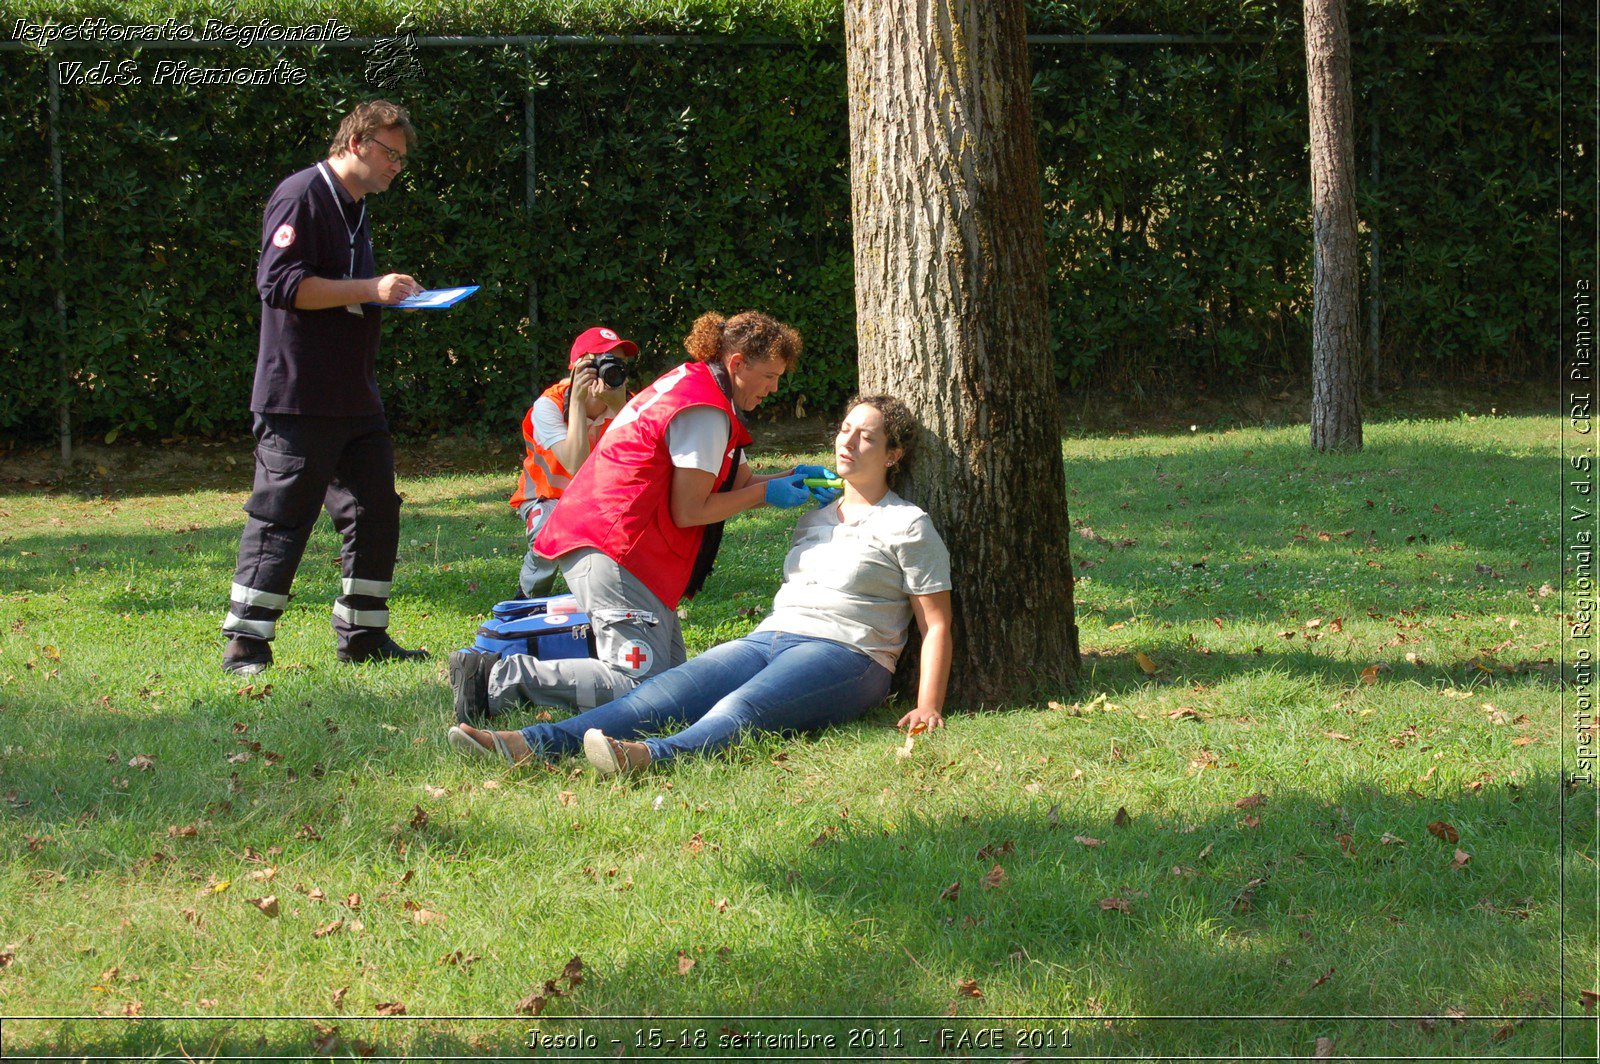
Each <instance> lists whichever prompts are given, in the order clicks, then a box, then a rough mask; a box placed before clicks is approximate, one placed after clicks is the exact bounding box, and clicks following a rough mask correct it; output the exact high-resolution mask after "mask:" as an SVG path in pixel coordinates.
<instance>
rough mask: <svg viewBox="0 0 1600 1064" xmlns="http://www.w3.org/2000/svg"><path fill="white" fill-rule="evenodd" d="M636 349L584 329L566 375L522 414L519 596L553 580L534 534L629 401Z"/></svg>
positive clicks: (604, 331) (514, 501)
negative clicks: (523, 539)
mask: <svg viewBox="0 0 1600 1064" xmlns="http://www.w3.org/2000/svg"><path fill="white" fill-rule="evenodd" d="M638 354H639V345H638V344H635V343H634V342H633V341H632V340H624V339H623V338H622V337H621V336H619V335H617V333H616V332H615V331H614V330H612V329H608V328H605V327H604V326H596V327H594V328H592V329H588V330H586V331H584V332H583V333H582V334H581V335H580V336H579V337H578V338H577V339H576V340H574V341H573V342H572V351H571V353H570V354H569V356H568V358H567V365H568V367H569V369H570V372H569V373H568V375H567V376H566V378H565V379H563V380H559V381H557V382H556V383H555V384H552V385H551V386H550V387H548V388H546V389H545V390H544V392H543V393H541V394H540V396H539V398H538V399H537V400H535V401H534V404H533V406H531V407H529V408H528V412H527V413H526V414H525V415H523V418H522V443H523V446H524V448H525V449H526V453H525V454H524V455H523V459H522V475H521V476H520V477H518V478H517V490H516V491H515V492H514V493H513V494H512V496H511V508H512V509H514V510H516V511H517V516H518V517H521V518H522V523H523V527H525V528H526V529H527V534H528V553H527V555H526V557H524V558H523V560H522V574H521V576H520V578H519V580H518V585H519V588H520V593H521V596H522V597H523V598H535V597H538V596H542V595H548V594H550V591H551V588H552V587H553V585H554V584H555V580H556V565H555V562H553V561H551V560H550V559H548V558H541V557H540V556H539V555H538V554H536V553H534V550H533V540H534V537H535V536H537V535H538V534H539V530H540V529H542V528H543V527H544V526H545V523H546V522H547V521H549V520H550V514H551V513H552V512H554V510H555V507H556V500H558V499H560V498H561V495H562V492H564V491H566V489H567V485H568V484H570V483H572V476H573V474H574V473H576V472H577V471H578V467H579V466H581V465H583V463H584V460H585V459H587V458H588V457H589V454H590V452H592V451H593V450H594V449H595V447H597V446H599V443H600V438H601V437H602V436H604V435H605V432H606V429H608V428H610V427H611V422H612V420H613V419H615V418H616V416H617V412H618V411H619V410H621V409H622V404H623V403H625V402H627V399H628V394H627V393H628V368H629V363H630V362H632V360H633V359H634V358H635V357H637V356H638Z"/></svg>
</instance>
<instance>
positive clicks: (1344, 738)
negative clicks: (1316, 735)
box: [1322, 731, 1353, 743]
mask: <svg viewBox="0 0 1600 1064" xmlns="http://www.w3.org/2000/svg"><path fill="white" fill-rule="evenodd" d="M1322 734H1323V735H1325V736H1327V737H1328V738H1330V739H1337V740H1339V742H1341V743H1348V742H1351V741H1353V740H1351V738H1350V736H1348V735H1346V734H1344V732H1336V731H1327V732H1323V733H1322Z"/></svg>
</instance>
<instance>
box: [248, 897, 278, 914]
mask: <svg viewBox="0 0 1600 1064" xmlns="http://www.w3.org/2000/svg"><path fill="white" fill-rule="evenodd" d="M250 904H251V905H254V906H255V907H256V908H257V909H260V910H261V911H262V912H263V913H264V914H266V915H267V916H277V915H278V896H277V895H276V894H268V895H267V896H266V897H265V898H251V899H250Z"/></svg>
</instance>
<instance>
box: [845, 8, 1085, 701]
mask: <svg viewBox="0 0 1600 1064" xmlns="http://www.w3.org/2000/svg"><path fill="white" fill-rule="evenodd" d="M845 42H846V47H847V51H848V55H849V59H848V63H849V93H850V170H851V192H852V197H851V200H852V220H853V222H854V227H855V267H856V320H857V325H856V336H857V340H858V342H859V345H860V362H861V386H862V389H863V390H864V391H884V392H889V393H891V394H893V395H896V396H898V397H900V398H901V399H903V400H904V401H905V402H906V403H907V404H908V405H909V406H910V407H911V408H912V410H913V411H915V413H916V414H917V415H918V417H919V419H920V420H921V423H922V426H923V431H922V436H921V439H920V441H919V449H918V452H917V454H916V456H915V459H914V461H913V463H912V469H911V476H910V478H909V480H908V482H907V484H906V485H904V486H903V488H902V490H903V492H904V494H905V495H906V496H907V497H908V498H910V499H912V500H913V501H915V502H916V503H918V504H919V505H921V506H922V507H923V508H924V509H926V510H927V511H928V513H929V514H930V515H931V516H932V518H933V521H934V524H935V526H936V527H938V529H939V531H940V533H941V534H942V535H943V536H944V540H945V542H946V543H947V544H949V547H950V556H951V564H952V569H953V572H954V575H955V614H956V652H955V663H954V667H953V669H952V673H951V700H952V701H953V702H956V703H957V704H964V705H968V706H977V705H982V704H985V703H991V704H992V703H998V702H1005V701H1017V700H1021V699H1024V698H1027V697H1028V696H1030V695H1033V694H1036V693H1039V692H1040V691H1050V692H1059V691H1061V690H1064V689H1065V688H1066V687H1068V686H1070V684H1071V683H1072V681H1073V680H1074V678H1075V677H1076V675H1077V672H1078V667H1079V659H1078V629H1077V626H1076V624H1074V622H1073V612H1072V562H1071V559H1070V557H1069V555H1068V544H1067V537H1068V532H1069V530H1070V526H1069V524H1068V521H1067V503H1066V484H1065V479H1064V475H1063V471H1062V462H1061V439H1060V430H1059V425H1058V415H1057V409H1056V408H1057V403H1056V396H1055V375H1054V372H1053V370H1052V367H1051V357H1050V334H1049V319H1048V316H1047V314H1046V307H1045V269H1046V264H1045V254H1044V215H1043V209H1042V206H1041V202H1040V194H1039V164H1038V160H1037V157H1036V149H1035V135H1034V128H1033V109H1032V101H1031V98H1030V93H1031V91H1032V77H1031V74H1030V71H1029V65H1028V51H1027V42H1026V38H1025V25H1024V19H1023V8H1022V3H1021V0H905V2H903V3H884V2H882V0H847V2H846V5H845ZM915 666H916V659H915V655H914V654H912V653H909V652H908V653H907V654H906V655H905V656H904V657H903V658H902V659H901V673H902V675H901V677H900V680H901V683H902V689H903V688H904V685H905V683H906V682H907V681H908V680H909V677H908V675H907V673H908V672H909V671H914V669H915Z"/></svg>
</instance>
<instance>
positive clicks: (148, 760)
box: [128, 754, 156, 772]
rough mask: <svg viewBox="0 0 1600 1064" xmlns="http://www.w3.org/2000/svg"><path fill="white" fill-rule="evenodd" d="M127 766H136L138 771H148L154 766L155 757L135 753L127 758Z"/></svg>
mask: <svg viewBox="0 0 1600 1064" xmlns="http://www.w3.org/2000/svg"><path fill="white" fill-rule="evenodd" d="M128 767H129V768H136V769H138V770H139V771H140V772H150V771H152V770H154V769H155V767H156V759H155V758H153V757H151V756H150V755H148V754H135V755H133V756H132V757H130V758H128Z"/></svg>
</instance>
